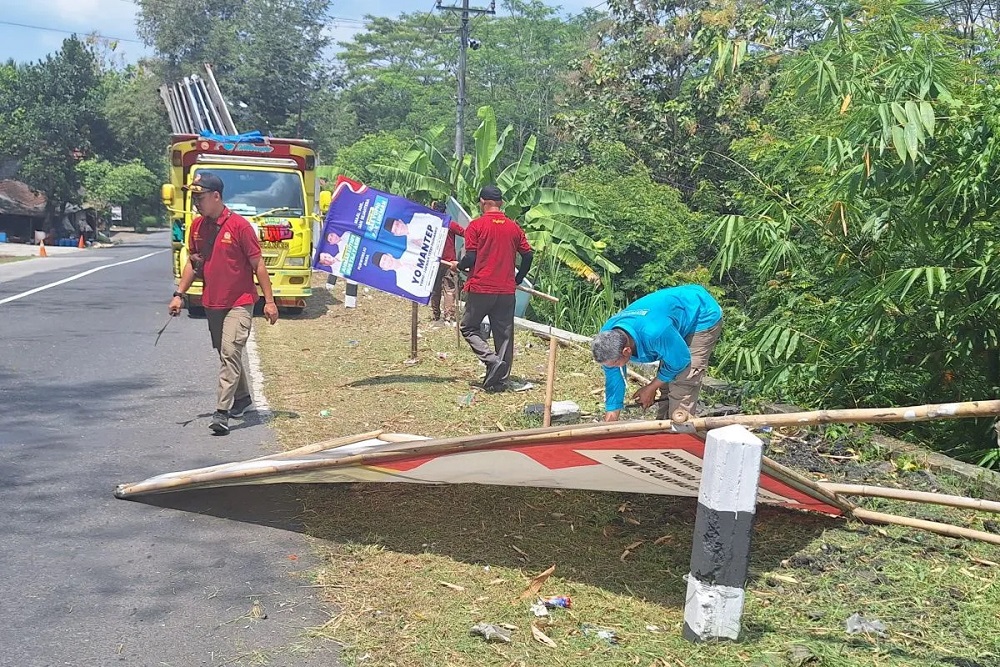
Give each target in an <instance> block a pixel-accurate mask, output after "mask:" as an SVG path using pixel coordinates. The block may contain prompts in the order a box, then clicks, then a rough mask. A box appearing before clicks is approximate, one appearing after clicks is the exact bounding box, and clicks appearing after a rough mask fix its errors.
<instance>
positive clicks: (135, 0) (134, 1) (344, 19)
mask: <svg viewBox="0 0 1000 667" xmlns="http://www.w3.org/2000/svg"><path fill="white" fill-rule="evenodd" d="M118 2H122V3H125V4H126V5H135V6H136V7H141V5H140V4H139V0H118ZM160 4H161V5H173V7H174V9H183V8H184V3H183V2H177V3H170V2H161V3H160ZM323 18H325V19H329V20H331V21H334V22H336V23H354V24H357V25H367V24H368V21H366V20H365V19H363V18H362V19H357V18H351V17H350V16H333V15H332V14H323Z"/></svg>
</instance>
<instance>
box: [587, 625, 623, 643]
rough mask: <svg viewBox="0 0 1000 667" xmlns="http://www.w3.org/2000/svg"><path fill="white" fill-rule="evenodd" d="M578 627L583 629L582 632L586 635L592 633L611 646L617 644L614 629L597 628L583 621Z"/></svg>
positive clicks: (588, 635)
mask: <svg viewBox="0 0 1000 667" xmlns="http://www.w3.org/2000/svg"><path fill="white" fill-rule="evenodd" d="M580 629H581V630H583V634H584V635H585V636H587V637H590V636H591V635H593V636H596V637H598V638H599V639H603V640H604V641H606V642H607V643H609V644H611V645H612V646H614V645H616V644H618V635H617V634H616V633H615V631H614V630H609V629H607V628H599V627H597V626H594V625H590V624H589V623H584V624H583V625H582V626H580Z"/></svg>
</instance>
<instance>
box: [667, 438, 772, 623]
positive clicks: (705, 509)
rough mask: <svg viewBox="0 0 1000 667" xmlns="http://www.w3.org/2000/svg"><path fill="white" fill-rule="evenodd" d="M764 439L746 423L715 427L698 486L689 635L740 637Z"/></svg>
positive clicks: (687, 605) (686, 607)
mask: <svg viewBox="0 0 1000 667" xmlns="http://www.w3.org/2000/svg"><path fill="white" fill-rule="evenodd" d="M761 450H762V444H761V442H760V440H759V439H757V437H756V436H754V435H753V434H752V433H750V431H748V430H747V429H746V428H744V427H742V426H727V427H725V428H720V429H714V430H712V431H709V433H708V437H707V438H706V439H705V455H704V457H703V459H704V464H703V466H702V473H701V484H700V485H699V487H698V515H697V517H696V518H695V530H694V544H693V545H692V547H691V574H690V575H689V576H688V588H687V598H686V603H685V605H684V638H685V639H687V640H689V641H692V642H700V641H708V640H713V639H738V638H739V634H740V618H741V617H742V615H743V598H744V596H745V592H744V586H745V585H746V579H747V571H748V570H749V567H750V537H751V534H752V532H753V521H754V517H755V516H756V515H755V510H756V503H757V491H758V485H759V483H760V462H761Z"/></svg>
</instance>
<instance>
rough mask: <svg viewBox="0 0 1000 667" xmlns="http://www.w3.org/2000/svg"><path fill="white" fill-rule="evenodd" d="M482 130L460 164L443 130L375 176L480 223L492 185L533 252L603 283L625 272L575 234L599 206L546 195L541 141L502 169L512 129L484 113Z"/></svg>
mask: <svg viewBox="0 0 1000 667" xmlns="http://www.w3.org/2000/svg"><path fill="white" fill-rule="evenodd" d="M477 116H478V117H479V120H480V123H479V127H478V128H477V129H476V131H475V133H474V134H473V140H474V141H473V147H472V148H473V150H472V155H471V156H469V155H463V156H462V159H461V160H457V159H455V158H450V157H447V156H445V155H444V154H443V153H442V152H441V151H440V150H439V149H438V148H437V143H438V140H439V139H440V137H441V135H442V134H443V132H444V126H440V127H436V128H434V129H433V130H431V131H429V132H427V133H425V134H423V135H421V136H419V137H417V138H416V139H414V141H413V145H412V146H411V147H410V150H408V151H407V152H406V154H405V155H404V156H403V157H402V158H401V159H400V161H399V163H398V164H396V165H394V166H390V165H376V166H374V167H372V169H373V170H375V171H377V172H378V173H380V174H382V175H384V176H386V177H388V178H390V179H392V182H393V186H392V187H393V192H395V193H397V194H401V195H403V196H406V197H411V198H417V199H424V200H428V199H443V198H445V197H447V196H449V195H452V194H454V196H455V198H456V199H457V200H458V201H459V203H460V204H462V207H463V208H465V210H466V211H468V212H469V213H470V215H476V214H478V213H479V212H480V211H479V191H480V189H481V188H482V187H483V186H485V185H488V184H491V183H495V184H496V185H497V187H499V188H500V191H501V192H503V193H504V213H506V214H507V216H508V217H510V218H512V219H514V220H517V221H518V223H519V224H520V225H521V226H522V228H523V229H524V233H525V235H526V236H527V237H528V242H529V243H531V247H532V248H533V249H534V250H535V251H536V252H539V253H550V254H551V255H553V256H554V257H556V258H558V259H559V261H561V262H562V263H563V264H565V265H566V266H567V267H569V268H570V269H572V270H573V271H575V272H576V273H577V274H578V275H580V276H582V277H584V278H586V279H588V280H590V281H593V282H595V283H599V282H600V280H601V278H600V276H601V273H604V272H607V273H618V272H619V271H621V269H620V268H619V267H618V266H616V265H615V264H613V263H612V262H610V261H609V260H608V259H607V258H606V257H604V255H603V252H604V248H605V244H604V243H603V242H601V241H595V240H594V239H592V238H590V237H589V236H588V235H586V234H585V233H583V232H582V231H580V230H579V229H578V228H577V227H575V226H574V224H573V223H574V222H575V221H578V220H593V219H594V217H595V206H594V203H593V202H591V201H590V200H588V199H587V198H586V197H583V196H582V195H579V194H576V193H573V192H569V191H567V190H562V189H559V188H553V187H548V186H547V182H548V181H549V177H550V176H551V174H552V167H551V166H550V165H547V164H536V163H535V162H534V158H535V150H536V147H537V145H538V141H537V139H536V137H535V136H534V135H532V136H531V137H530V138H529V139H528V140H527V142H525V145H524V149H523V150H522V151H521V155H520V157H519V158H518V159H517V160H516V161H514V162H512V163H510V164H508V165H506V166H505V167H502V168H501V160H502V158H503V154H504V149H505V147H506V143H507V140H508V138H509V137H510V135H511V133H512V132H513V126H511V125H508V126H507V127H506V128H504V130H503V131H502V132H499V133H498V132H497V120H496V115H495V113H494V112H493V108H492V107H489V106H484V107H480V108H479V110H478V112H477Z"/></svg>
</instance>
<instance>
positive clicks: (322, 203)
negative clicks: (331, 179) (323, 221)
mask: <svg viewBox="0 0 1000 667" xmlns="http://www.w3.org/2000/svg"><path fill="white" fill-rule="evenodd" d="M332 201H333V193H332V192H330V191H329V190H323V191H321V192H320V193H319V210H320V212H321V213H323V214H324V215H325V214H326V212H327V210H328V209H329V208H330V203H331V202H332Z"/></svg>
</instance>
